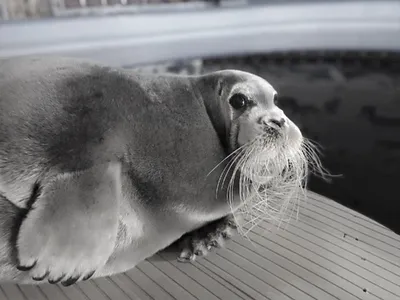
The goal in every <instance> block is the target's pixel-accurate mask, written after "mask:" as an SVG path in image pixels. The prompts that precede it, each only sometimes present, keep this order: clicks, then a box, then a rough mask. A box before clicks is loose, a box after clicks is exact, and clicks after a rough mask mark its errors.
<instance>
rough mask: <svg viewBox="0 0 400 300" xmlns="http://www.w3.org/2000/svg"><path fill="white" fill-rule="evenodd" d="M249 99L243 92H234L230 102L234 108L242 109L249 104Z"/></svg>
mask: <svg viewBox="0 0 400 300" xmlns="http://www.w3.org/2000/svg"><path fill="white" fill-rule="evenodd" d="M248 101H249V100H248V99H247V97H246V96H245V95H243V94H234V95H233V96H232V97H231V98H230V99H229V103H230V105H231V106H232V107H233V108H234V109H241V108H243V107H245V106H246V105H247V104H248Z"/></svg>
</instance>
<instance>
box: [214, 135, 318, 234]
mask: <svg viewBox="0 0 400 300" xmlns="http://www.w3.org/2000/svg"><path fill="white" fill-rule="evenodd" d="M277 141H280V142H277ZM296 145H298V146H294V144H293V143H290V141H288V135H287V134H284V132H283V131H281V130H278V129H276V128H267V129H266V130H264V131H263V133H262V134H259V135H258V136H257V137H256V138H254V139H253V140H251V141H250V142H248V143H246V144H243V145H241V146H239V147H238V148H237V149H236V150H235V151H234V152H233V153H232V154H231V159H230V162H229V163H228V164H227V166H226V167H225V169H224V171H223V172H222V174H221V178H222V180H220V182H219V186H220V184H222V185H223V183H224V181H228V183H227V186H228V190H227V198H228V201H229V204H230V205H231V210H232V213H233V214H234V216H239V215H241V216H240V218H239V219H240V220H245V223H244V224H239V229H242V230H241V233H244V234H246V231H247V230H250V229H251V228H252V227H254V226H255V225H258V224H259V223H260V222H262V221H267V222H273V223H275V224H278V226H280V224H281V223H282V222H289V221H290V219H291V218H292V217H293V216H294V215H297V214H298V210H299V205H300V200H301V199H304V197H305V194H306V187H307V178H308V175H309V173H310V171H311V172H319V173H320V174H326V173H324V170H323V168H322V166H321V162H320V160H319V157H318V151H317V150H318V149H317V148H316V146H315V145H314V144H313V143H312V142H311V141H309V140H308V139H305V138H303V137H301V142H299V143H296ZM228 173H229V178H227V177H228ZM243 215H244V218H243ZM245 227H246V228H245ZM243 229H247V230H246V231H244V230H243Z"/></svg>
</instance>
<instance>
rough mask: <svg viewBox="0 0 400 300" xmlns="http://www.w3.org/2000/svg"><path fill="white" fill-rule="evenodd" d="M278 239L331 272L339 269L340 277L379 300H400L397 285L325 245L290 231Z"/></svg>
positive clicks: (399, 288)
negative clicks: (365, 288)
mask: <svg viewBox="0 0 400 300" xmlns="http://www.w3.org/2000/svg"><path fill="white" fill-rule="evenodd" d="M276 238H277V239H279V244H280V245H283V246H286V247H290V249H293V250H295V251H296V253H299V254H300V253H301V252H300V251H304V252H303V253H304V256H305V257H308V258H311V257H314V262H319V263H320V264H321V265H324V266H325V267H326V268H329V269H330V270H334V269H333V268H337V272H336V274H337V275H339V274H340V276H343V277H345V278H346V279H347V280H348V281H350V282H352V283H353V284H355V285H357V286H358V287H360V288H363V287H367V286H368V291H369V292H370V293H371V294H374V295H376V296H377V297H378V298H379V297H382V296H383V297H384V299H386V298H388V299H393V298H396V297H399V298H400V287H399V286H398V285H397V284H394V283H392V282H388V281H387V280H384V279H383V278H382V277H381V276H379V275H376V274H374V273H372V272H370V270H366V269H364V268H362V267H360V266H359V265H357V264H355V263H354V262H352V261H350V260H348V259H347V258H345V257H343V256H340V255H338V252H334V251H332V250H331V249H329V250H328V249H326V248H324V247H322V245H323V244H324V243H319V244H318V243H315V242H310V241H309V240H307V239H305V238H304V237H303V235H296V234H293V233H291V232H289V229H288V230H287V231H285V232H279V233H277V237H276ZM339 254H340V253H339Z"/></svg>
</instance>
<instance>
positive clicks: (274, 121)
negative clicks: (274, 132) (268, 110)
mask: <svg viewBox="0 0 400 300" xmlns="http://www.w3.org/2000/svg"><path fill="white" fill-rule="evenodd" d="M285 122H286V121H285V119H284V118H280V119H275V118H271V119H270V120H269V123H272V124H275V125H277V126H278V127H279V128H282V127H283V126H284V125H285Z"/></svg>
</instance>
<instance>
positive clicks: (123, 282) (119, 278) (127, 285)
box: [110, 273, 153, 300]
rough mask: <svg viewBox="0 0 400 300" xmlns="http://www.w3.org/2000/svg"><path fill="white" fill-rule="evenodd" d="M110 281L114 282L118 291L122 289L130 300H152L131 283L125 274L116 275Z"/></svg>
mask: <svg viewBox="0 0 400 300" xmlns="http://www.w3.org/2000/svg"><path fill="white" fill-rule="evenodd" d="M110 279H111V280H112V281H113V282H115V284H117V285H118V286H119V288H120V289H123V290H124V292H125V293H126V294H127V295H128V296H129V297H130V298H131V299H132V300H136V299H140V300H151V299H153V298H152V297H150V295H148V294H146V292H145V291H143V290H142V289H141V288H140V287H139V286H138V285H137V284H136V283H135V282H133V281H132V280H131V279H130V278H129V277H128V276H127V275H126V274H124V273H122V274H117V275H114V276H112V277H110Z"/></svg>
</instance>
